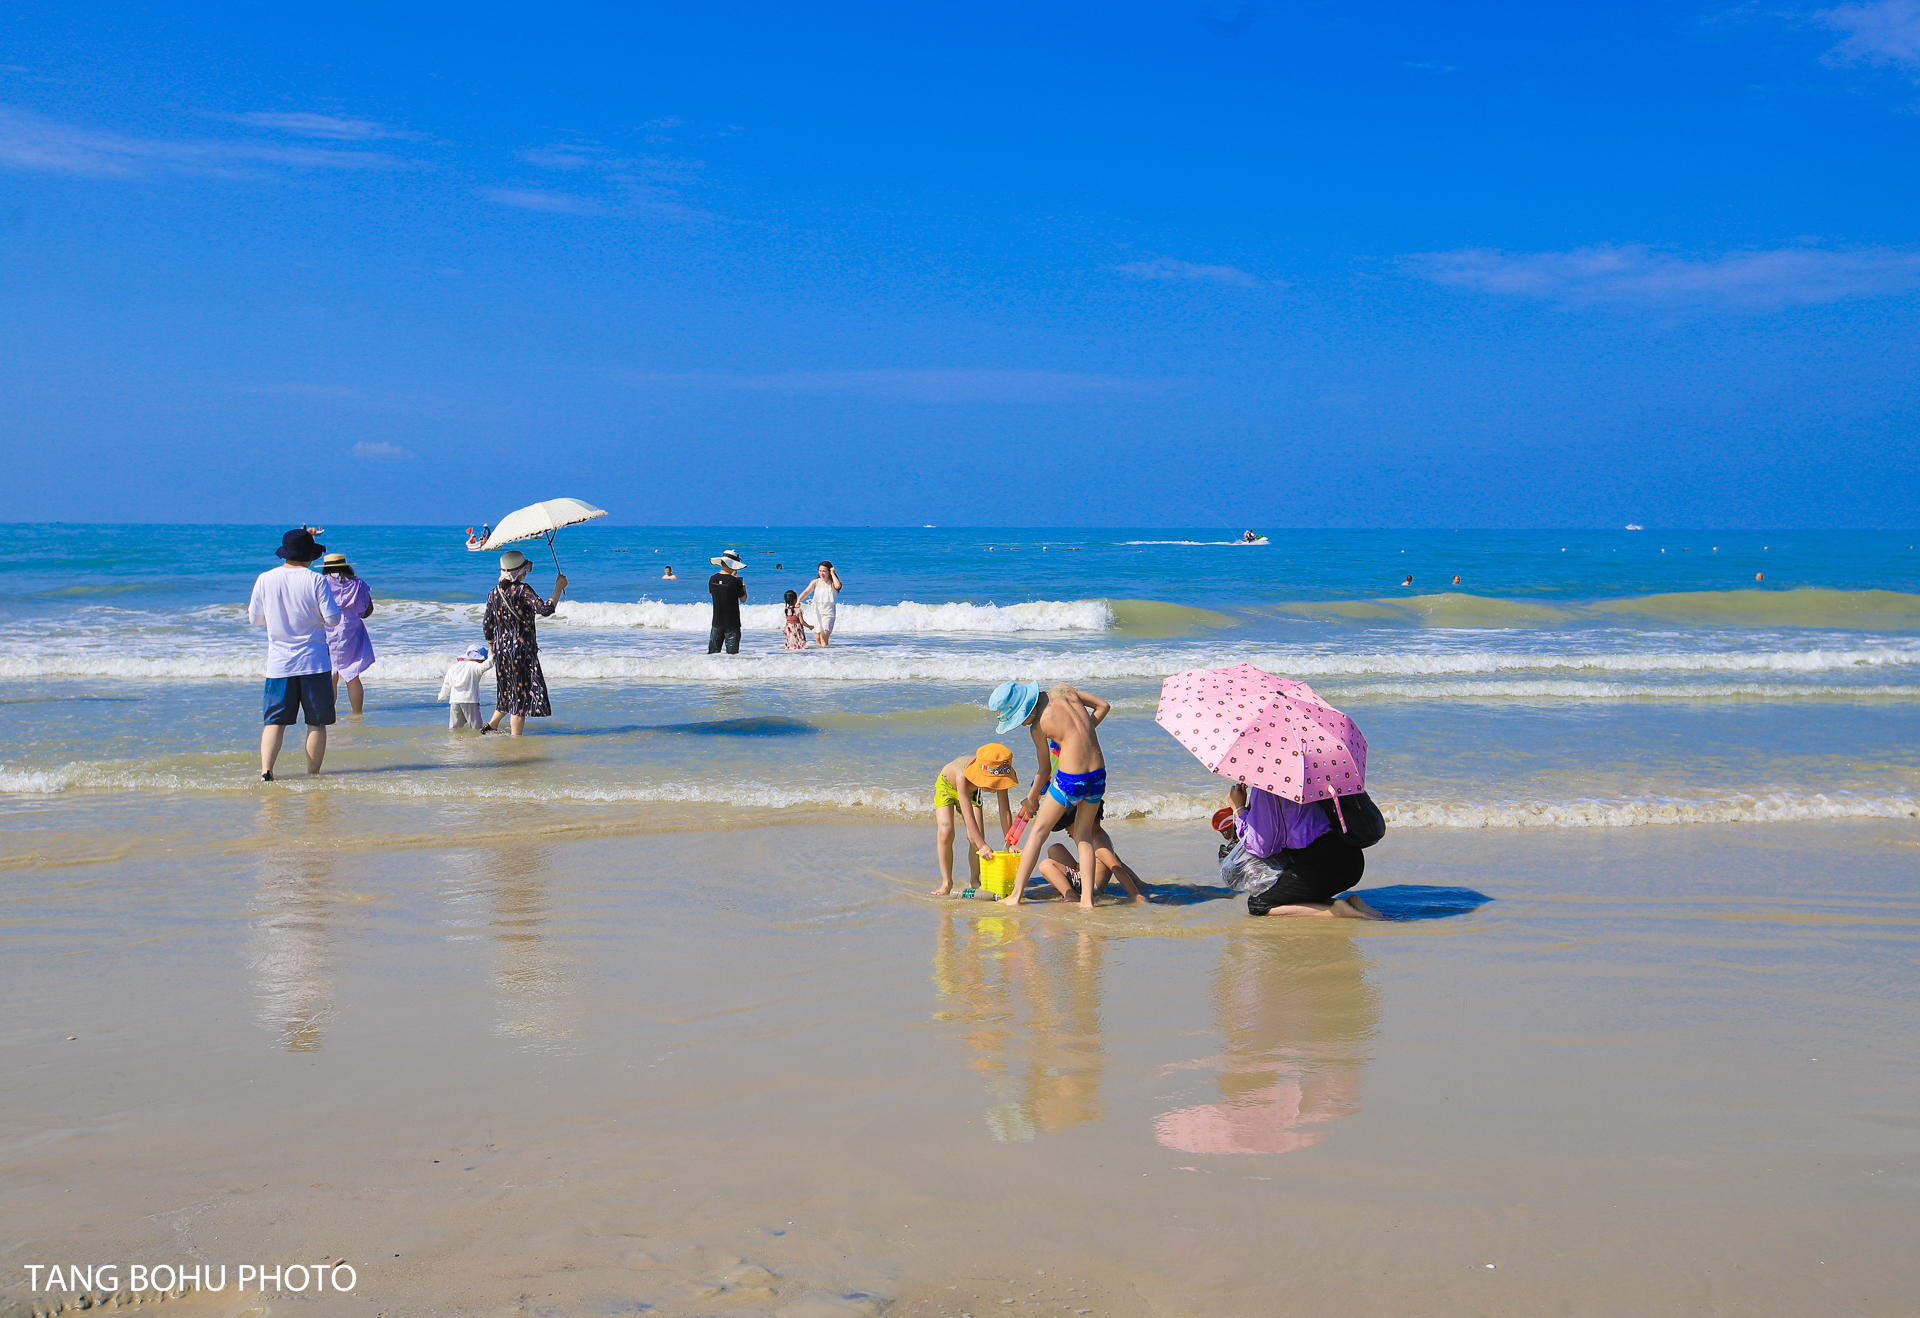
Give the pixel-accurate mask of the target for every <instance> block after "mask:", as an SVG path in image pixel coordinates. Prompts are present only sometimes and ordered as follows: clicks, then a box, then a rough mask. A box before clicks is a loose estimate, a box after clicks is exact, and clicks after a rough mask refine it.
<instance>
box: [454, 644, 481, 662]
mask: <svg viewBox="0 0 1920 1318" xmlns="http://www.w3.org/2000/svg"><path fill="white" fill-rule="evenodd" d="M460 657H461V658H462V659H471V660H473V662H475V663H476V664H484V663H485V662H487V647H486V646H484V645H469V646H468V647H467V648H466V650H465V652H463V653H462V654H461V656H460Z"/></svg>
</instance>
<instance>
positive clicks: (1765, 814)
mask: <svg viewBox="0 0 1920 1318" xmlns="http://www.w3.org/2000/svg"><path fill="white" fill-rule="evenodd" d="M255 788H256V785H255V784H254V783H253V782H252V780H251V778H250V777H246V778H242V777H239V776H235V777H231V778H229V777H225V776H222V777H219V778H209V777H201V776H195V775H188V774H181V773H173V772H165V771H159V772H155V771H148V770H128V769H126V768H124V767H123V766H117V765H110V764H81V763H75V764H69V765H66V766H65V767H64V768H61V769H57V770H28V771H16V770H10V769H5V768H0V793H5V794H14V795H39V794H50V793H59V792H66V791H72V790H94V791H162V792H180V791H200V792H205V791H246V790H255ZM317 789H325V790H329V791H346V792H360V793H365V794H367V795H371V796H380V797H389V798H403V799H411V800H422V801H430V800H443V801H525V802H552V803H556V804H566V803H572V804H579V805H645V804H662V805H712V806H723V807H730V808H735V809H747V810H845V811H850V812H856V813H859V814H864V815H869V816H871V815H876V814H880V815H888V816H892V817H896V818H911V817H917V816H920V815H923V814H925V813H926V812H927V811H928V810H930V809H931V808H932V798H931V795H930V793H927V792H924V791H914V790H903V789H899V788H889V787H881V786H864V787H824V786H819V787H816V786H810V785H804V784H803V785H796V786H780V787H777V786H774V785H772V784H767V783H753V782H728V783H725V784H714V785H707V784H702V783H688V782H676V783H666V784H645V783H640V784H620V783H605V782H597V781H586V782H566V781H545V782H542V783H540V784H538V785H533V784H500V783H497V782H482V783H478V784H476V783H473V782H471V781H470V780H466V779H465V778H464V776H460V775H456V776H454V777H448V776H446V775H436V774H432V773H427V774H424V775H422V776H420V777H417V778H416V777H397V776H395V777H386V776H383V777H380V778H377V779H373V778H359V777H354V776H350V775H323V776H322V777H320V778H317V779H305V778H298V777H295V778H288V779H286V780H284V781H283V782H282V784H281V785H280V788H279V789H278V790H292V791H312V790H317ZM1378 801H1379V805H1380V809H1381V813H1382V814H1384V815H1385V816H1386V819H1387V823H1388V824H1389V826H1390V827H1393V828H1479V829H1485V828H1637V827H1647V826H1658V825H1677V824H1746V823H1763V824H1764V823H1799V822H1808V821H1816V820H1839V819H1914V818H1920V800H1916V799H1915V798H1914V797H1913V796H1912V795H1909V794H1897V793H1896V794H1891V795H1884V796H1876V795H1866V794H1856V793H1848V792H1833V793H1824V792H1786V791H1781V792H1768V793H1763V794H1748V793H1729V794H1727V795H1724V796H1717V797H1704V798H1698V799H1684V798H1672V797H1663V798H1645V799H1617V798H1616V799H1605V798H1594V799H1582V800H1568V801H1541V800H1506V801H1493V802H1455V801H1399V800H1394V799H1393V798H1391V797H1390V796H1384V795H1383V796H1381V797H1379V798H1378ZM1219 805H1220V799H1219V794H1218V793H1207V794H1196V793H1186V792H1135V793H1124V792H1121V793H1115V794H1114V795H1113V796H1111V797H1109V798H1108V809H1107V815H1108V818H1109V819H1110V820H1114V821H1123V820H1151V821H1157V822H1189V821H1196V820H1201V819H1206V818H1208V817H1209V816H1210V815H1212V814H1213V812H1214V811H1215V810H1217V809H1218V808H1219Z"/></svg>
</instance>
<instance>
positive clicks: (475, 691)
mask: <svg viewBox="0 0 1920 1318" xmlns="http://www.w3.org/2000/svg"><path fill="white" fill-rule="evenodd" d="M492 667H493V660H492V659H491V658H489V657H488V655H487V647H486V646H484V645H470V646H468V647H467V652H466V653H465V654H463V655H461V656H460V657H459V658H458V659H455V660H454V661H453V664H452V665H451V666H450V667H449V668H448V669H447V675H446V677H445V678H443V679H441V682H440V694H439V695H437V696H435V697H434V699H435V700H444V701H446V702H447V726H448V727H450V728H479V729H480V731H482V732H485V731H486V730H487V727H486V720H484V719H482V718H481V717H480V679H481V678H482V677H484V676H485V675H486V672H487V670H488V669H489V668H492Z"/></svg>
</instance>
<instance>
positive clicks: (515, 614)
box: [480, 581, 553, 718]
mask: <svg viewBox="0 0 1920 1318" xmlns="http://www.w3.org/2000/svg"><path fill="white" fill-rule="evenodd" d="M536 614H537V615H539V616H540V617H542V618H550V617H552V616H553V605H551V604H549V603H547V601H545V600H543V599H541V598H540V595H539V592H537V591H536V590H534V588H533V587H532V586H529V585H528V584H527V583H526V582H524V581H514V582H506V581H503V582H501V583H500V584H499V585H497V586H495V587H494V588H493V594H491V595H489V596H487V615H486V618H485V620H484V621H483V622H482V623H481V625H480V626H481V630H482V631H484V632H485V633H486V637H487V640H488V641H490V642H492V644H493V663H494V670H493V675H494V679H495V680H496V681H497V682H499V684H500V698H499V701H498V703H497V704H496V706H495V708H497V709H499V710H500V711H501V712H502V713H505V714H523V715H525V716H526V717H528V718H545V717H547V715H549V714H551V713H553V702H552V701H550V700H548V699H547V679H546V675H545V674H543V673H542V672H541V671H540V642H539V641H538V640H537V639H535V637H534V633H533V619H534V616H535V615H536Z"/></svg>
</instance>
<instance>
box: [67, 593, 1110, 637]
mask: <svg viewBox="0 0 1920 1318" xmlns="http://www.w3.org/2000/svg"><path fill="white" fill-rule="evenodd" d="M802 607H803V608H804V609H805V610H806V614H807V621H808V622H813V621H814V620H815V610H814V606H813V604H812V603H811V602H808V603H807V604H805V605H803V606H802ZM485 611H486V609H485V606H484V605H481V604H454V603H444V602H441V601H438V600H405V599H399V600H386V599H383V600H380V601H379V603H378V611H377V613H376V615H375V616H376V618H377V619H378V621H377V622H376V623H374V624H373V625H374V626H375V627H376V628H380V627H383V626H391V625H393V624H395V623H402V624H406V623H443V624H446V625H449V626H455V627H462V628H477V627H478V626H479V625H480V619H481V617H482V615H483V614H484V613H485ZM96 612H99V613H102V616H103V617H104V611H102V610H96ZM148 616H149V617H151V618H152V622H153V623H155V624H161V625H166V626H169V627H171V626H173V625H175V624H177V622H178V619H175V618H164V619H163V618H160V617H157V616H153V615H148ZM190 616H192V617H194V618H196V619H198V620H201V621H204V622H212V623H229V624H232V625H234V626H238V627H244V626H245V625H246V617H245V611H244V610H243V609H242V608H241V607H240V606H239V605H237V604H212V605H207V606H205V607H204V608H199V609H195V610H193V611H192V613H191V615H190ZM139 618H140V615H137V614H127V613H121V614H119V615H118V616H116V617H115V618H114V619H113V623H114V625H117V626H119V627H122V628H124V627H126V626H128V625H129V624H130V623H131V624H132V625H134V626H137V625H138V622H139ZM712 621H713V605H712V604H711V602H708V601H704V600H703V601H700V602H698V603H692V604H671V603H668V602H666V601H664V600H653V599H641V600H637V601H634V602H632V603H627V602H623V601H617V600H570V599H563V600H561V601H560V604H559V607H558V608H556V609H555V610H554V613H553V616H552V617H551V618H548V619H545V620H543V621H542V622H541V623H540V626H541V627H542V628H552V627H560V628H564V629H565V630H568V631H626V630H636V629H638V630H650V631H669V632H697V633H699V634H700V635H702V636H704V635H706V634H707V629H708V627H709V626H710V625H711V624H712ZM785 624H786V606H785V605H784V604H779V603H763V604H745V605H742V606H741V608H740V625H741V628H742V630H744V631H747V632H773V633H776V634H777V633H778V632H779V631H780V630H781V629H782V628H783V627H784V626H785ZM1113 625H1114V617H1113V609H1112V607H1111V606H1110V605H1109V604H1108V603H1107V601H1106V600H1099V599H1083V600H1029V601H1026V602H1024V603H1020V604H991V603H989V604H971V603H965V602H962V603H950V604H920V603H916V602H915V601H913V600H901V601H900V602H899V603H897V604H852V603H848V602H846V601H844V600H843V601H842V602H841V603H840V604H839V606H838V609H837V612H836V613H835V615H834V627H833V630H834V634H835V635H847V636H893V635H911V634H915V633H922V632H926V633H951V634H955V635H966V634H968V633H980V634H984V635H989V636H999V635H1006V634H1009V633H1014V632H1102V631H1107V630H1110V629H1111V628H1112V627H1113Z"/></svg>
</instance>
